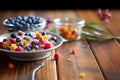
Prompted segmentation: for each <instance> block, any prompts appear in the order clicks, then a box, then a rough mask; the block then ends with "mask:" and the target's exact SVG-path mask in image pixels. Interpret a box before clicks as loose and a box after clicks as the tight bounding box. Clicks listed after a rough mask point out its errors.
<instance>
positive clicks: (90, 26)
mask: <svg viewBox="0 0 120 80" xmlns="http://www.w3.org/2000/svg"><path fill="white" fill-rule="evenodd" d="M83 28H87V29H91V30H96V31H100V32H106V31H105V30H104V29H102V28H100V27H99V26H98V24H97V23H95V22H91V23H87V24H85V26H84V27H83Z"/></svg>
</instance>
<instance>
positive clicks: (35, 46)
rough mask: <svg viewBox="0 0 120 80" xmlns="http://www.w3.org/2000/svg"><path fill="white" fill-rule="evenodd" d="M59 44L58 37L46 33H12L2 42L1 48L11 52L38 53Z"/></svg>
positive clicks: (0, 43)
mask: <svg viewBox="0 0 120 80" xmlns="http://www.w3.org/2000/svg"><path fill="white" fill-rule="evenodd" d="M56 44H57V38H56V36H53V35H51V34H47V33H46V32H39V31H35V32H23V31H18V32H15V33H11V34H10V35H9V36H8V37H6V38H4V39H3V40H2V41H1V42H0V48H1V49H6V50H10V51H37V50H45V49H50V48H52V47H54V46H55V45H56Z"/></svg>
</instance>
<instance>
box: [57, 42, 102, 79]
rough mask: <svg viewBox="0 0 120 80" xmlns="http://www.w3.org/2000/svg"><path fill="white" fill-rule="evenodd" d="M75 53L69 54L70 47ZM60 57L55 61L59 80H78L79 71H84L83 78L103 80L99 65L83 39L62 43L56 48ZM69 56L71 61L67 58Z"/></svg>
mask: <svg viewBox="0 0 120 80" xmlns="http://www.w3.org/2000/svg"><path fill="white" fill-rule="evenodd" d="M76 48H78V50H77V53H76V54H75V55H74V54H71V51H72V49H76ZM57 52H59V53H60V54H61V55H62V57H61V58H60V59H59V60H58V62H57V66H58V67H57V68H58V78H59V80H79V79H81V78H80V73H85V75H86V76H85V77H84V80H104V78H103V76H102V74H101V71H100V69H99V66H98V65H97V63H96V60H95V58H94V56H93V54H92V52H91V51H90V49H89V46H88V44H87V43H86V41H85V40H80V41H75V42H69V43H64V44H63V45H62V47H60V48H59V49H57ZM69 58H71V60H72V61H71V62H68V61H67V60H68V59H69Z"/></svg>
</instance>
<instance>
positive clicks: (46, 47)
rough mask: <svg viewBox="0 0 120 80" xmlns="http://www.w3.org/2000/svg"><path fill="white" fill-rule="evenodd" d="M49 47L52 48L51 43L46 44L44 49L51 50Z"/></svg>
mask: <svg viewBox="0 0 120 80" xmlns="http://www.w3.org/2000/svg"><path fill="white" fill-rule="evenodd" d="M51 47H52V44H51V43H46V44H45V47H44V48H45V49H49V48H51Z"/></svg>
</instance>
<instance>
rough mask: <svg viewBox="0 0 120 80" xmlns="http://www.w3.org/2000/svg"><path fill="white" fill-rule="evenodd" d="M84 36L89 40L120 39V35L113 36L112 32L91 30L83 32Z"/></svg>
mask: <svg viewBox="0 0 120 80" xmlns="http://www.w3.org/2000/svg"><path fill="white" fill-rule="evenodd" d="M82 36H84V37H85V38H86V39H88V40H99V41H106V40H114V39H120V37H119V36H118V37H116V36H113V35H111V34H102V33H100V34H94V33H89V32H85V31H83V32H82Z"/></svg>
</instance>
